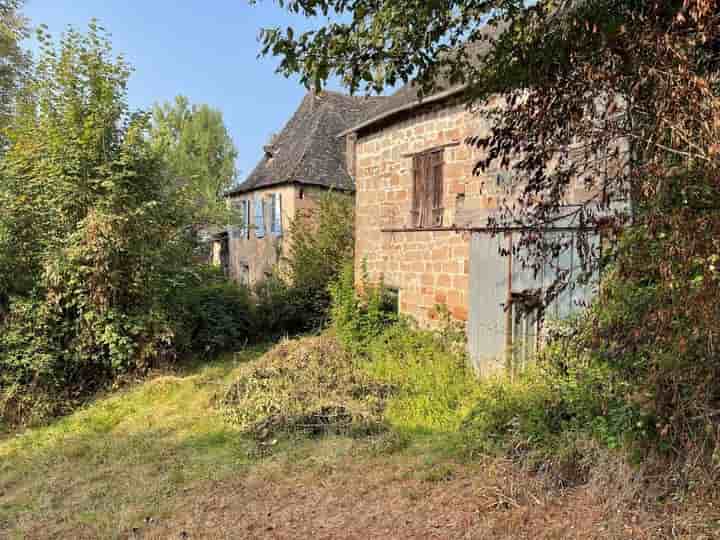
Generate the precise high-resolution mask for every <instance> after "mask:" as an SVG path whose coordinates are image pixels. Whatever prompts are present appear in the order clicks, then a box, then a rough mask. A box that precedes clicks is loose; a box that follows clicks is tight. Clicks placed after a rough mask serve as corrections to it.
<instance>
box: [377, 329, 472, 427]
mask: <svg viewBox="0 0 720 540" xmlns="http://www.w3.org/2000/svg"><path fill="white" fill-rule="evenodd" d="M366 350H367V359H368V360H367V363H366V364H365V369H366V370H367V371H368V372H369V373H370V374H371V375H372V376H373V377H375V378H377V379H379V380H381V381H385V382H387V383H389V384H392V385H393V386H395V387H396V388H398V392H397V395H396V396H394V397H393V399H391V400H390V402H389V403H388V406H387V410H386V415H385V417H386V420H387V421H388V423H389V424H390V425H391V426H393V427H394V428H396V429H398V430H399V431H400V432H402V433H421V434H423V433H434V432H444V433H453V432H455V431H457V430H458V429H459V427H460V422H461V420H462V418H463V417H464V416H465V414H466V413H467V411H468V409H469V407H471V406H472V404H473V402H474V401H473V399H474V395H475V390H476V386H477V380H476V378H475V374H474V373H473V371H472V369H471V368H470V367H469V364H468V361H467V356H466V355H465V342H464V340H461V339H459V336H457V335H453V334H452V332H444V331H436V330H435V331H433V330H420V329H417V328H415V327H413V326H412V325H411V324H410V323H409V322H398V323H395V324H393V325H391V326H390V327H388V328H386V330H385V331H384V332H382V333H381V334H379V335H377V336H375V337H374V338H373V339H372V340H370V341H369V343H368V344H367V349H366Z"/></svg>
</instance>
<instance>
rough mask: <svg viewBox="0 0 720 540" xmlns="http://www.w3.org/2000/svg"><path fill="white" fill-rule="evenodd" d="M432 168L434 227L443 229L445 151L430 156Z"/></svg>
mask: <svg viewBox="0 0 720 540" xmlns="http://www.w3.org/2000/svg"><path fill="white" fill-rule="evenodd" d="M429 157H430V160H429V161H430V168H431V170H432V201H431V203H432V204H431V214H432V225H433V226H435V227H441V226H442V224H443V214H444V212H445V208H444V204H443V193H444V190H445V182H444V178H443V166H444V163H443V161H444V160H443V157H444V154H443V151H442V150H439V151H437V152H433V153H432V154H430V156H429Z"/></svg>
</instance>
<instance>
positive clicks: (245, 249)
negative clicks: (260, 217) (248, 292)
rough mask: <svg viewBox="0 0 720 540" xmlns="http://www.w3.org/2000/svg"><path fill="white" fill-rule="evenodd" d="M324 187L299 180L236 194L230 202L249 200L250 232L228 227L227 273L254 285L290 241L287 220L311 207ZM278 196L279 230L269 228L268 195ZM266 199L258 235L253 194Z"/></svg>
mask: <svg viewBox="0 0 720 540" xmlns="http://www.w3.org/2000/svg"><path fill="white" fill-rule="evenodd" d="M325 192H326V190H325V189H324V188H320V187H316V186H307V185H300V184H284V185H279V186H270V187H267V188H264V189H258V190H255V191H252V192H250V193H243V194H240V195H236V196H234V197H232V198H231V199H230V203H231V204H233V205H236V206H237V207H239V206H240V201H242V200H248V201H250V204H251V211H250V212H251V213H250V230H249V234H245V235H242V234H240V230H239V228H237V227H235V228H233V229H231V233H230V240H229V248H230V276H231V277H232V278H233V279H235V280H236V281H238V282H240V283H245V284H248V285H253V284H255V283H257V282H258V281H261V280H262V279H264V278H265V277H266V276H267V275H268V274H269V273H270V271H271V270H272V268H273V266H275V265H276V264H278V262H280V261H281V260H282V257H283V256H284V255H285V253H286V249H287V246H288V245H289V242H290V238H289V232H290V223H291V221H292V220H293V219H294V217H295V216H296V214H297V212H299V211H303V210H310V209H313V208H315V207H316V206H317V202H318V200H319V198H320V197H321V196H322V194H323V193H325ZM272 194H279V195H280V196H281V201H282V203H281V210H282V212H281V213H282V234H281V235H280V236H277V235H275V234H274V233H272V232H271V229H270V226H271V223H272V213H271V212H272V210H271V195H272ZM258 197H262V198H264V199H265V202H266V204H265V236H264V237H263V238H258V237H257V234H256V229H255V207H254V201H255V199H256V198H258Z"/></svg>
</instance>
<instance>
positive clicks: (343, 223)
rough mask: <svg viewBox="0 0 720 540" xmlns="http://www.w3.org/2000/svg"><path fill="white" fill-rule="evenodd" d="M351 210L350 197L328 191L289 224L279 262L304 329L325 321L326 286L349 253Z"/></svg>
mask: <svg viewBox="0 0 720 540" xmlns="http://www.w3.org/2000/svg"><path fill="white" fill-rule="evenodd" d="M354 211H355V205H354V200H353V198H352V197H350V196H348V195H345V194H342V193H335V192H328V193H325V194H323V195H322V196H321V197H320V199H319V200H318V205H317V207H316V208H315V209H313V210H308V211H304V212H299V213H298V215H297V216H296V217H295V219H294V220H293V221H292V223H291V224H290V230H289V238H290V246H289V250H288V254H287V257H286V258H285V260H284V261H283V263H284V265H285V267H286V268H287V270H288V276H287V277H288V283H289V284H290V286H291V288H292V289H293V294H292V295H291V296H292V299H293V300H294V301H295V302H296V303H297V305H298V307H299V308H300V309H302V311H303V313H304V320H305V321H306V322H305V326H306V328H320V327H322V326H324V325H325V323H326V322H327V314H328V309H329V306H330V301H331V298H330V293H329V291H328V285H329V284H330V283H332V282H333V281H335V279H337V276H338V275H339V274H340V271H341V270H342V267H343V265H344V263H345V261H346V260H348V259H351V258H352V256H353V250H354V243H355V218H354Z"/></svg>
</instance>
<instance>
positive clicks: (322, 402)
mask: <svg viewBox="0 0 720 540" xmlns="http://www.w3.org/2000/svg"><path fill="white" fill-rule="evenodd" d="M392 393H393V387H392V386H391V385H389V384H386V383H383V382H380V381H379V380H377V379H373V378H372V377H371V376H370V375H368V374H367V373H366V372H365V371H364V370H362V369H361V367H360V366H359V365H357V360H356V359H355V357H353V356H352V355H351V354H350V353H348V352H347V351H345V350H344V349H343V348H342V347H341V346H340V345H339V344H338V342H337V340H336V339H335V338H333V337H331V336H328V335H322V336H318V337H311V338H306V339H303V340H301V341H297V340H295V341H290V340H286V341H284V342H282V343H280V344H279V345H277V346H276V347H275V348H274V349H272V350H271V351H270V352H268V353H267V354H266V355H265V356H264V357H262V358H261V359H260V360H258V361H257V362H254V363H252V364H251V365H248V366H246V367H245V368H244V369H242V370H241V371H240V375H239V377H238V378H237V380H236V382H235V383H234V384H233V385H232V386H231V387H230V389H229V390H228V392H227V394H226V395H225V398H224V400H223V408H224V410H225V411H226V415H227V417H228V418H229V419H230V420H231V421H232V422H233V423H234V424H236V425H237V426H238V427H239V428H240V429H241V430H242V431H243V433H246V434H248V435H250V436H252V437H253V438H254V439H256V440H259V441H261V442H262V441H269V440H271V439H272V438H273V437H277V436H280V435H287V434H293V435H295V434H299V435H308V436H317V435H328V434H345V435H353V436H355V435H368V434H377V433H379V432H381V431H383V430H384V425H383V412H384V409H385V404H386V402H387V399H388V397H389V396H390V395H391V394H392Z"/></svg>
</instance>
